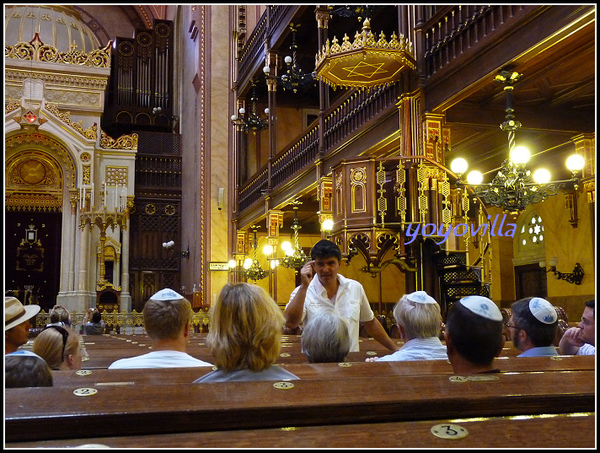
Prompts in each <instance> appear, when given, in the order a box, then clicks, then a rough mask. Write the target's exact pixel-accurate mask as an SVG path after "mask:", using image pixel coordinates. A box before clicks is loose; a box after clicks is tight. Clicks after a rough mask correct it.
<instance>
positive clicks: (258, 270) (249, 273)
mask: <svg viewBox="0 0 600 453" xmlns="http://www.w3.org/2000/svg"><path fill="white" fill-rule="evenodd" d="M257 245H258V244H257V240H256V230H254V259H252V258H246V260H245V261H244V269H245V274H246V278H249V279H250V280H254V281H257V280H262V279H263V278H265V277H266V276H267V275H269V273H268V272H267V271H266V270H264V269H263V268H262V267H260V263H259V262H258V260H257V259H256V248H257Z"/></svg>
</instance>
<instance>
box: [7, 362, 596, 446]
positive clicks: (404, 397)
mask: <svg viewBox="0 0 600 453" xmlns="http://www.w3.org/2000/svg"><path fill="white" fill-rule="evenodd" d="M274 384H277V385H282V384H283V385H284V386H289V385H293V387H291V388H283V389H282V388H277V387H276V386H275V385H274ZM92 388H93V389H95V390H96V391H97V393H95V394H94V395H92V396H76V395H75V392H74V389H73V388H72V387H70V386H57V387H39V388H14V389H6V391H5V439H6V441H7V442H24V441H33V440H51V439H60V438H70V439H76V438H85V437H87V436H90V437H106V436H135V435H141V434H144V435H147V434H166V433H176V432H198V431H216V430H234V429H258V428H282V427H288V426H311V425H312V426H318V425H339V424H349V423H384V422H400V421H417V420H440V419H446V418H468V417H499V416H511V415H535V414H544V413H573V412H592V411H594V410H595V371H562V372H548V373H537V372H535V373H504V374H502V373H499V374H493V375H478V376H474V377H471V378H467V377H463V378H462V379H457V378H456V376H448V375H439V374H436V375H419V376H384V377H369V378H354V379H303V380H295V381H291V382H287V383H274V382H273V381H260V382H230V383H212V384H178V385H164V384H159V385H156V384H136V385H133V386H132V385H107V386H95V387H92ZM57 426H60V427H65V429H64V430H63V429H57Z"/></svg>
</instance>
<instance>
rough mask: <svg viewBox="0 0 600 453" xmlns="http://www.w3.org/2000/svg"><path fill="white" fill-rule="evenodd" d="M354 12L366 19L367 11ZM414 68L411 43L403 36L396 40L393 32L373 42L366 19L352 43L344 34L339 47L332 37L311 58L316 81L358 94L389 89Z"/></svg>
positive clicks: (375, 38)
mask: <svg viewBox="0 0 600 453" xmlns="http://www.w3.org/2000/svg"><path fill="white" fill-rule="evenodd" d="M342 11H344V10H342ZM349 11H350V12H352V11H353V10H349ZM356 11H359V12H364V13H366V15H367V16H370V13H369V11H370V10H369V9H368V8H367V9H358V10H356ZM340 15H341V14H340ZM415 68H416V61H415V57H414V53H413V47H412V43H411V42H410V41H408V40H406V39H405V37H404V35H403V34H400V37H399V38H398V36H397V35H396V33H394V32H392V35H391V38H390V40H389V41H387V39H386V36H385V34H384V33H383V32H381V33H380V35H379V39H377V37H376V36H375V35H374V34H373V33H372V32H371V20H370V17H366V18H365V20H364V22H363V27H362V31H361V32H358V31H357V32H356V35H355V36H354V41H353V42H351V41H350V38H348V35H346V34H345V35H344V38H343V39H342V43H341V44H340V43H339V41H338V39H337V38H336V37H335V36H334V38H333V40H332V41H331V43H330V41H329V39H328V40H327V41H326V43H325V45H324V46H323V48H322V49H321V50H320V51H319V52H317V55H316V58H315V72H316V78H317V79H318V80H321V81H323V82H325V83H327V84H328V85H330V86H331V87H332V88H334V89H335V88H337V87H343V88H358V89H361V90H362V89H371V88H375V87H380V86H385V85H389V84H391V83H394V82H396V81H397V80H398V79H399V77H400V74H401V73H402V72H403V71H405V70H406V69H415Z"/></svg>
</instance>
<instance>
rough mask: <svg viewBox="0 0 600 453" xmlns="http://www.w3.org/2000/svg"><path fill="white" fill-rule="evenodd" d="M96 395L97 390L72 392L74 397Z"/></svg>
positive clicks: (84, 389) (85, 389)
mask: <svg viewBox="0 0 600 453" xmlns="http://www.w3.org/2000/svg"><path fill="white" fill-rule="evenodd" d="M96 393H98V390H96V389H92V388H81V389H75V390H73V395H75V396H92V395H95V394H96Z"/></svg>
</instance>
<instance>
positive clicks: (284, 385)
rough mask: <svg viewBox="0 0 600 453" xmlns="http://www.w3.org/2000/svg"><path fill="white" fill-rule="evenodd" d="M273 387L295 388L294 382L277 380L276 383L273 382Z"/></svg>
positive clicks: (282, 388)
mask: <svg viewBox="0 0 600 453" xmlns="http://www.w3.org/2000/svg"><path fill="white" fill-rule="evenodd" d="M273 387H275V388H276V389H279V390H287V389H291V388H293V387H294V384H292V383H291V382H275V384H273Z"/></svg>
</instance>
